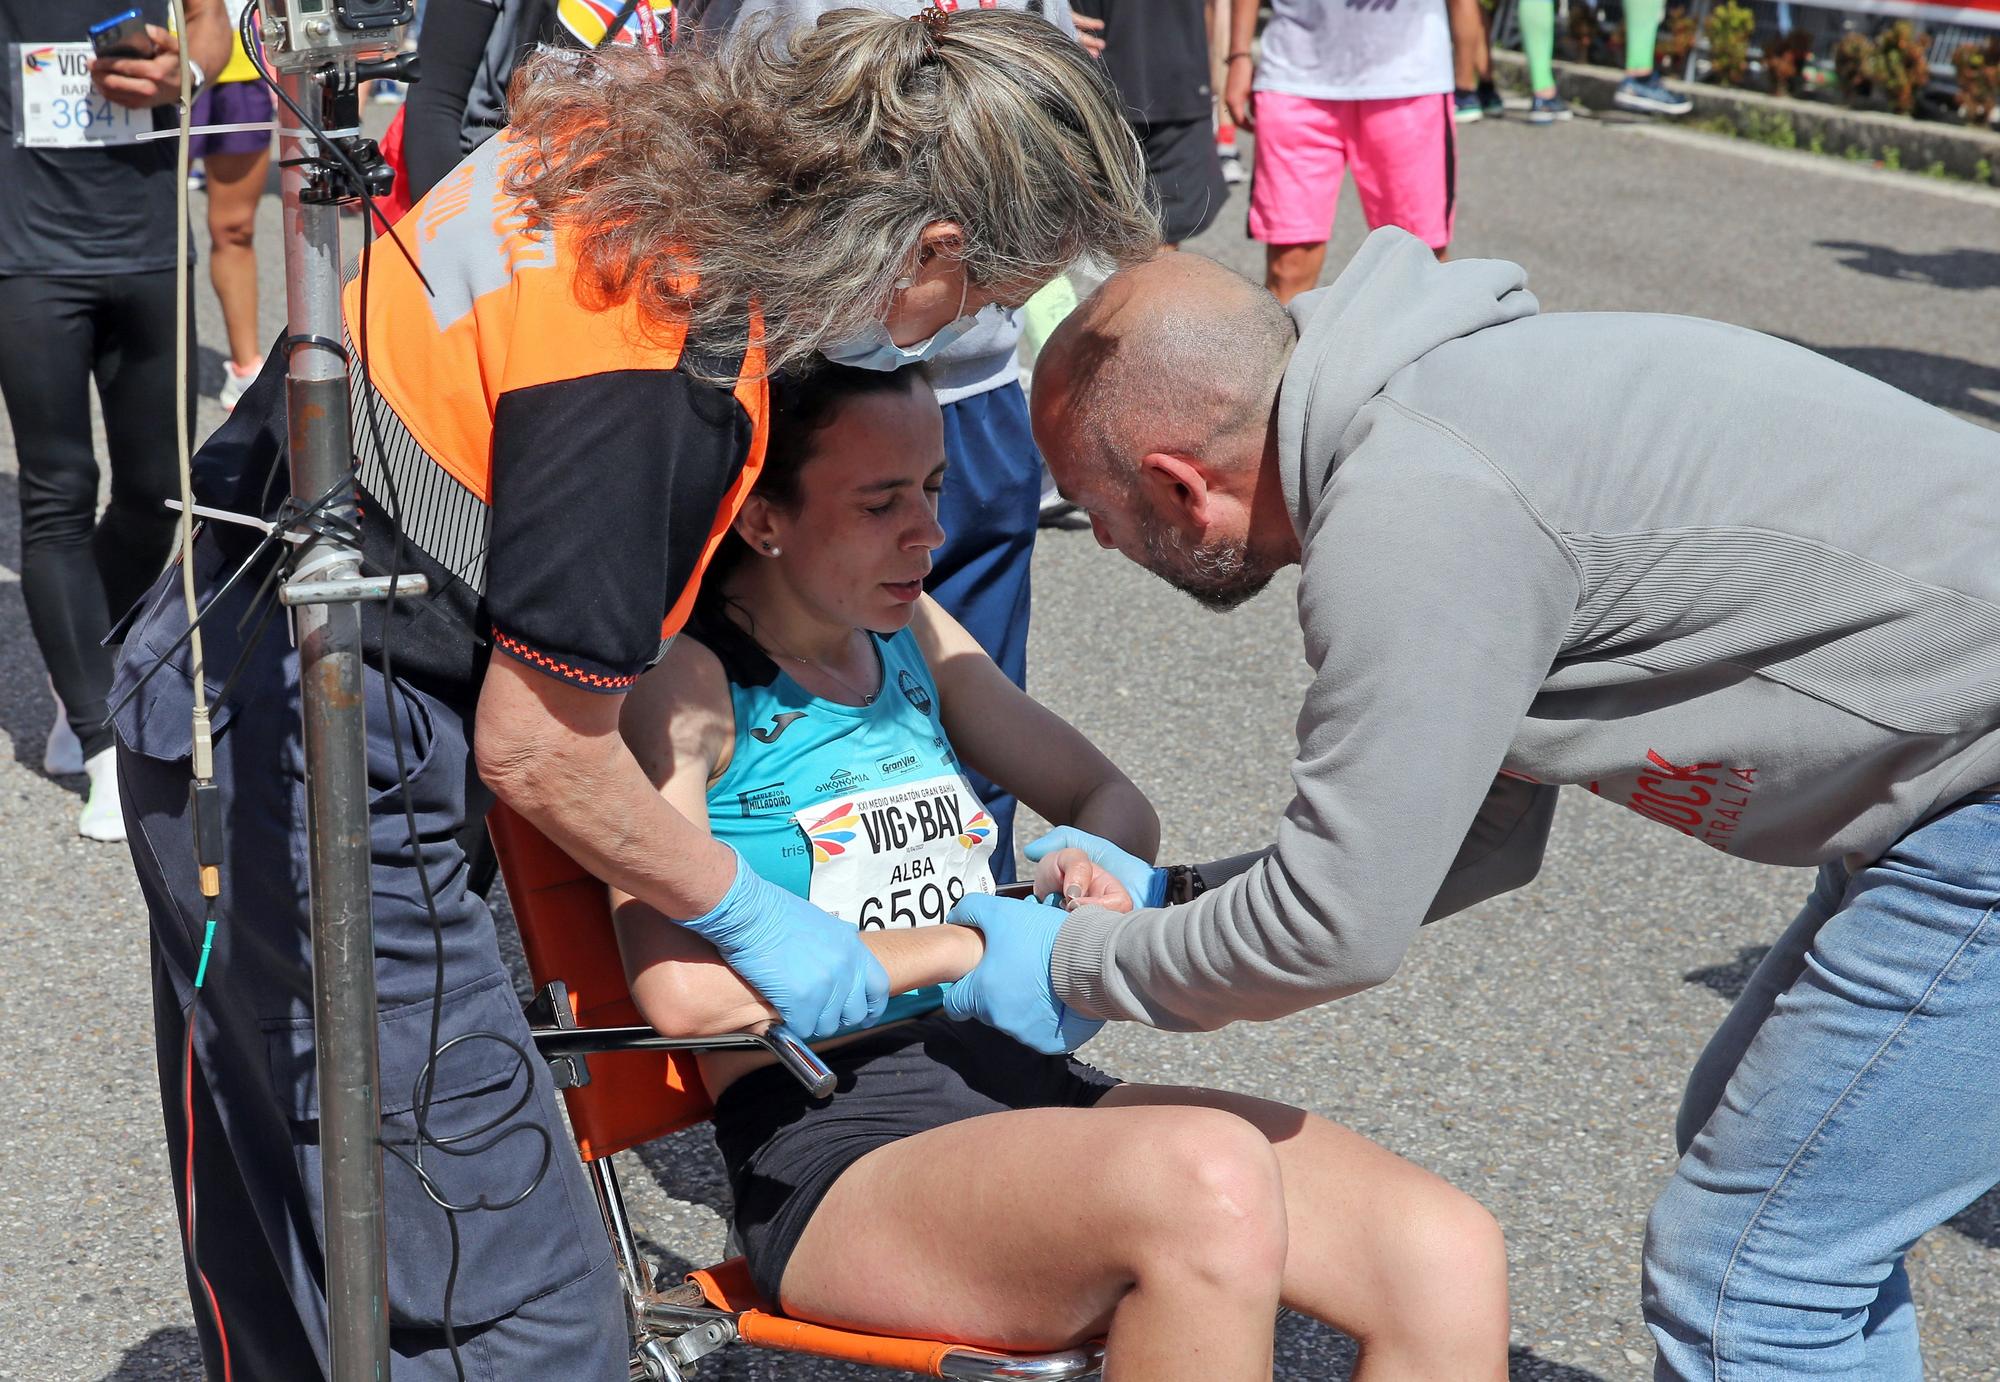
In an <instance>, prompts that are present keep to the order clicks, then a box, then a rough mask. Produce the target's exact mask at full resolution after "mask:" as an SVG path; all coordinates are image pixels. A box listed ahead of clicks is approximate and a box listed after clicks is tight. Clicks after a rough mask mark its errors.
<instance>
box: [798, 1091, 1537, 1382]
mask: <svg viewBox="0 0 2000 1382" xmlns="http://www.w3.org/2000/svg"><path fill="white" fill-rule="evenodd" d="M1259 1144H1261V1145H1259ZM1267 1158H1269V1159H1270V1160H1268V1161H1267V1160H1266V1159H1267ZM1272 1162H1275V1165H1273V1164H1271V1163H1272ZM955 1167H976V1168H977V1174H976V1175H972V1176H968V1175H960V1174H954V1173H953V1172H952V1171H951V1170H949V1169H947V1168H955ZM1274 1173H1275V1181H1274V1179H1273V1175H1274ZM1274 1195H1275V1196H1276V1197H1277V1199H1276V1201H1275V1202H1274V1201H1273V1199H1272V1197H1273V1196H1274ZM1274 1252H1275V1253H1277V1254H1278V1256H1277V1257H1276V1258H1275V1259H1274V1258H1273V1253H1274ZM783 1296H784V1304H785V1307H786V1309H787V1310H789V1311H791V1312H792V1313H794V1314H797V1315H800V1316H802V1317H806V1318H812V1319H821V1320H827V1321H831V1322H836V1323H841V1324H847V1325H851V1326H856V1327H863V1328H871V1329H875V1330H881V1331H894V1332H916V1333H919V1334H923V1335H927V1336H942V1337H946V1338H953V1339H962V1340H964V1341H966V1342H970V1343H981V1344H986V1345H989V1346H994V1347H1012V1348H1019V1349H1031V1348H1055V1347H1062V1346H1065V1345H1068V1344H1070V1343H1074V1342H1076V1341H1078V1340H1080V1339H1083V1338H1086V1337H1089V1336H1091V1335H1094V1334H1106V1335H1107V1336H1108V1338H1107V1357H1108V1363H1109V1369H1110V1371H1109V1373H1108V1376H1109V1377H1110V1379H1111V1382H1120V1380H1121V1379H1139V1380H1141V1382H1156V1379H1157V1382H1178V1379H1184V1378H1185V1379H1195V1378H1201V1379H1217V1380H1219V1382H1232V1380H1233V1379H1239V1378H1267V1377H1269V1376H1270V1371H1271V1345H1272V1320H1271V1312H1272V1307H1273V1305H1274V1304H1275V1303H1276V1302H1277V1301H1278V1300H1279V1299H1280V1298H1282V1300H1283V1302H1284V1303H1285V1304H1287V1305H1290V1306H1291V1307H1292V1308H1294V1309H1296V1310H1300V1311H1302V1312H1304V1313H1307V1314H1310V1315H1313V1316H1315V1317H1316V1318H1319V1319H1322V1320H1325V1321H1327V1322H1328V1323H1331V1324H1333V1325H1335V1326H1336V1327H1338V1328H1340V1329H1342V1330H1344V1331H1346V1332H1347V1333H1349V1334H1351V1335H1353V1336H1354V1337H1355V1338H1356V1339H1358V1340H1359V1341H1360V1342H1361V1346H1362V1361H1361V1368H1360V1370H1359V1371H1357V1372H1356V1374H1355V1375H1356V1377H1357V1378H1358V1379H1361V1380H1362V1382H1388V1380H1389V1379H1413V1380H1414V1379H1425V1380H1428V1379H1439V1382H1446V1380H1448V1382H1487V1380H1488V1379H1500V1378H1504V1377H1505V1376H1506V1354H1507V1304H1506V1302H1507V1295H1506V1257H1505V1247H1504V1244H1503V1243H1502V1241H1501V1238H1500V1231H1499V1229H1498V1227H1497V1226H1496V1225H1495V1224H1494V1223H1493V1220H1492V1218H1491V1216H1489V1215H1488V1214H1487V1213H1486V1212H1485V1211H1484V1210H1483V1209H1481V1208H1480V1207H1479V1206H1478V1205H1477V1204H1475V1203H1474V1202H1473V1201H1472V1200H1471V1199H1469V1198H1468V1197H1466V1196H1465V1195H1463V1194H1461V1193H1460V1192H1458V1191H1457V1190H1454V1189H1453V1188H1452V1187H1451V1186H1449V1185H1447V1184H1445V1183H1444V1182H1443V1181H1441V1180H1439V1179H1437V1178H1436V1177H1434V1176H1432V1175H1430V1174H1429V1173H1428V1172H1425V1171H1422V1170H1419V1169H1418V1168H1416V1167H1414V1166H1412V1165H1410V1164H1409V1163H1407V1162H1405V1161H1402V1160H1401V1159H1400V1158H1397V1157H1395V1156H1393V1155H1391V1154H1390V1153H1388V1152H1386V1151H1384V1150H1383V1149H1381V1148H1380V1147H1377V1146H1375V1145H1374V1144H1373V1143H1371V1142H1369V1141H1367V1140H1366V1139H1365V1138H1362V1137H1360V1136H1358V1135H1357V1134H1354V1133H1351V1132H1348V1131H1346V1130H1345V1129H1342V1128H1339V1127H1336V1126H1335V1125H1333V1124H1331V1123H1328V1122H1326V1121H1325V1120H1323V1119H1319V1118H1314V1117H1311V1116H1310V1115H1308V1114H1304V1113H1301V1112H1300V1111H1298V1110H1296V1109H1290V1108H1286V1107H1284V1106H1282V1105H1278V1104H1270V1103H1266V1102H1264V1101H1262V1100H1257V1099H1251V1098H1248V1097H1245V1096H1239V1095H1233V1094H1225V1093H1219V1092H1216V1091H1211V1090H1197V1089H1169V1088H1158V1087H1150V1086H1126V1087H1124V1088H1121V1089H1119V1090H1116V1091H1114V1092H1113V1093H1112V1094H1110V1095H1109V1096H1107V1098H1106V1099H1105V1101H1104V1103H1102V1104H1100V1105H1099V1106H1098V1107H1097V1108H1095V1109H1089V1110H1076V1109H1034V1110H1027V1111H1023V1112H1019V1113H1002V1114H995V1115H991V1116H988V1117H985V1118H976V1119H971V1120H968V1121H967V1122H964V1123H957V1124H953V1125H951V1126H950V1127H946V1128H940V1129H937V1130H935V1131H933V1132H928V1133H923V1134H920V1135H918V1136H916V1137H913V1138H910V1139H908V1140H906V1141H904V1142H900V1143H897V1144H895V1145H894V1146H891V1147H885V1148H883V1149H881V1150H879V1151H877V1152H874V1153H871V1154H870V1155H869V1156H867V1157H865V1158H863V1159H862V1160H861V1161H860V1162H858V1163H856V1164H855V1166H854V1167H853V1168H852V1169H850V1170H849V1171H848V1172H847V1174H846V1175H844V1176H842V1177H841V1179H840V1180H839V1181H838V1182H837V1183H836V1184H835V1186H834V1188H833V1190H832V1191H831V1192H830V1193H829V1194H828V1196H827V1198H826V1200H825V1201H824V1202H823V1203H822V1205H821V1207H820V1209H819V1212H818V1213H817V1214H815V1215H814V1217H813V1220H812V1223H811V1225H810V1226H809V1227H808V1228H807V1230H806V1233H805V1236H804V1237H803V1238H802V1239H801V1241H800V1243H799V1247H798V1250H797V1252H796V1253H795V1254H794V1255H793V1257H792V1260H791V1264H790V1267H789V1269H788V1271H787V1272H786V1275H785V1280H784V1286H783ZM1191 1310H1198V1311H1199V1314H1200V1318H1201V1321H1202V1327H1201V1328H1200V1329H1199V1330H1191V1329H1189V1328H1188V1327H1187V1321H1188V1318H1189V1312H1190V1311H1191Z"/></svg>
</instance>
